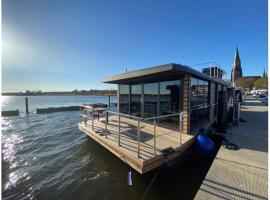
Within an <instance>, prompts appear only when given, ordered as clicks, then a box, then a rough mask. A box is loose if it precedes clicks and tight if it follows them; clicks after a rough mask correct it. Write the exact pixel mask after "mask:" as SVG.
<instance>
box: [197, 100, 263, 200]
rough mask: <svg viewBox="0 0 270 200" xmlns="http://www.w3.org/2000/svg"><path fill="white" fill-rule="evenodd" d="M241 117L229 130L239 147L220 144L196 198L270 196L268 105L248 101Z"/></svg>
mask: <svg viewBox="0 0 270 200" xmlns="http://www.w3.org/2000/svg"><path fill="white" fill-rule="evenodd" d="M241 118H242V119H244V120H246V121H247V122H240V123H239V126H237V127H235V126H234V127H232V128H230V129H229V130H228V133H229V134H228V139H229V141H230V142H232V143H234V144H236V145H237V146H238V150H229V149H227V148H225V147H224V146H221V147H220V149H219V151H218V153H217V155H216V158H215V159H214V161H213V163H212V166H211V168H210V170H209V171H208V173H207V175H206V177H205V179H204V181H203V183H202V185H201V187H200V189H199V190H198V192H197V194H196V196H195V199H200V200H203V199H226V200H227V199H228V200H231V199H250V200H251V199H252V200H253V199H268V107H267V106H265V105H264V104H262V103H261V102H260V101H257V100H249V101H246V103H245V105H243V106H242V108H241Z"/></svg>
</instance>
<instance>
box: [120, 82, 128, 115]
mask: <svg viewBox="0 0 270 200" xmlns="http://www.w3.org/2000/svg"><path fill="white" fill-rule="evenodd" d="M119 106H120V107H119V112H120V113H124V114H129V85H122V84H120V85H119Z"/></svg>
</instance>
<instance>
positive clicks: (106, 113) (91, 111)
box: [80, 105, 184, 158]
mask: <svg viewBox="0 0 270 200" xmlns="http://www.w3.org/2000/svg"><path fill="white" fill-rule="evenodd" d="M81 107H82V108H81V109H80V116H81V117H82V118H83V121H84V123H85V124H86V125H87V120H88V119H91V122H92V123H91V124H92V125H91V126H92V130H94V128H95V125H94V119H95V118H98V120H99V117H95V112H99V111H102V115H101V116H102V117H105V123H104V124H105V125H104V126H105V127H104V128H105V138H107V137H108V125H109V114H114V115H117V116H118V146H121V117H126V118H129V119H134V120H136V121H137V126H136V129H137V130H136V132H137V157H138V158H139V157H140V150H141V125H140V124H141V123H142V122H146V121H153V132H154V134H153V135H154V136H153V139H154V145H153V148H154V151H153V155H154V156H156V154H157V153H156V152H157V148H156V145H157V142H156V139H157V133H156V132H157V121H159V120H160V119H164V118H169V117H175V116H179V134H180V136H179V137H180V141H179V143H180V145H179V146H181V145H182V133H183V121H184V112H181V113H173V114H169V115H161V116H156V117H148V118H142V117H137V116H132V115H128V114H124V113H119V112H116V111H111V110H108V109H104V108H102V109H95V108H90V107H87V106H84V105H82V106H81ZM82 112H84V114H82ZM88 114H89V115H88ZM97 116H98V115H97ZM99 116H100V115H99ZM82 118H81V120H80V121H82Z"/></svg>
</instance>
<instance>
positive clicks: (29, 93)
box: [2, 89, 116, 96]
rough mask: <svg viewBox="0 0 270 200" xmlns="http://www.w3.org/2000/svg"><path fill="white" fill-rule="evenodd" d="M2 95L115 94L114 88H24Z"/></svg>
mask: <svg viewBox="0 0 270 200" xmlns="http://www.w3.org/2000/svg"><path fill="white" fill-rule="evenodd" d="M2 95H3V96H40V95H116V90H114V89H110V90H97V89H90V90H78V89H75V90H72V91H64V92H57V91H55V92H42V91H41V90H32V91H30V90H26V91H24V92H22V91H21V92H5V93H2Z"/></svg>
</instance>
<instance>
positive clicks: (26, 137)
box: [2, 97, 213, 199]
mask: <svg viewBox="0 0 270 200" xmlns="http://www.w3.org/2000/svg"><path fill="white" fill-rule="evenodd" d="M16 98H21V99H22V100H24V99H23V98H22V97H12V99H13V102H16V103H17V104H16V105H14V104H12V103H10V102H9V103H6V104H2V108H3V105H8V106H9V108H12V107H17V108H21V106H22V105H23V103H21V104H20V103H18V102H19V99H16ZM35 98H39V99H42V98H41V97H33V98H31V99H32V100H30V101H31V102H37V103H36V106H40V107H46V106H47V105H49V104H53V97H44V98H49V99H51V101H50V103H47V102H46V101H45V100H44V99H43V100H41V102H38V100H37V99H35ZM69 98H70V99H69ZM74 98H75V99H76V100H74ZM77 98H78V97H60V98H59V97H54V102H55V104H57V105H64V104H65V105H66V103H67V104H69V103H70V102H75V101H76V102H78V103H91V102H92V101H93V102H96V100H97V98H100V101H102V98H103V102H106V99H105V97H93V99H92V97H82V99H80V98H78V99H77ZM84 98H86V99H87V102H81V101H84ZM60 99H61V101H62V100H63V102H60ZM44 102H45V103H44ZM19 105H21V106H19ZM45 105H46V106H45ZM4 107H5V106H4ZM7 110H8V109H7ZM78 121H79V116H78V112H76V111H74V112H59V113H51V114H42V115H36V114H34V113H32V114H30V115H29V116H25V115H21V116H19V117H9V118H2V197H3V199H141V197H142V196H143V194H144V192H145V191H146V189H147V187H148V185H149V184H150V182H151V180H152V178H153V177H154V175H155V174H156V173H159V174H158V176H157V178H156V180H155V181H154V183H153V185H152V187H151V189H150V190H149V192H148V193H147V195H146V196H145V199H193V197H194V195H195V194H196V192H197V190H198V188H199V187H200V184H201V182H202V181H203V178H204V176H205V175H206V173H207V171H208V169H209V167H210V165H211V162H212V160H213V157H204V156H201V155H200V154H199V153H198V152H196V150H195V149H194V148H193V147H192V148H190V149H189V150H188V151H187V152H186V153H185V154H184V155H183V156H181V157H180V158H178V159H177V160H175V161H174V162H171V163H169V164H167V165H164V166H163V167H162V168H161V169H160V171H158V169H157V170H153V171H151V172H149V173H147V174H145V175H140V174H138V173H137V172H136V171H134V170H132V169H131V168H130V167H129V166H128V165H126V164H125V163H123V162H122V161H121V160H120V159H118V158H116V157H115V156H114V155H113V154H111V153H110V152H109V151H107V150H106V149H104V148H103V147H101V146H100V145H99V144H97V143H96V142H95V141H93V140H92V139H91V138H89V137H88V136H86V134H84V133H82V132H81V131H79V130H78V127H77V123H78ZM129 171H131V173H132V183H133V186H128V183H127V178H128V173H129Z"/></svg>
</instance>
